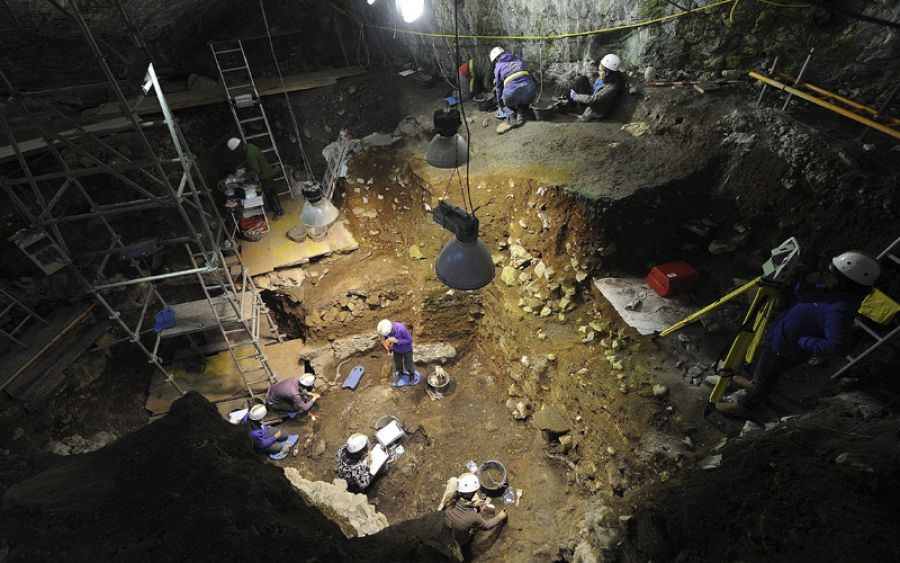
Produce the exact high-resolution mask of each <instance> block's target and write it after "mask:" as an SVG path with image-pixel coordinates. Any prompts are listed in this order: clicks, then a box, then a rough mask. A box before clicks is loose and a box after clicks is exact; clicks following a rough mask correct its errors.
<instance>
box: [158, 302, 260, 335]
mask: <svg viewBox="0 0 900 563" xmlns="http://www.w3.org/2000/svg"><path fill="white" fill-rule="evenodd" d="M242 297H243V301H244V302H243V313H244V318H245V319H248V318H250V317H251V316H252V314H253V299H254V296H253V294H252V293H245V294H238V295H237V299H238V300H239V301H240V299H241V298H242ZM212 301H213V303H214V306H215V308H216V314H217V315H218V316H219V317H220V318H221V319H222V322H223V324H230V323H236V322H237V321H238V315H237V313H236V312H235V310H234V307H232V306H231V304H230V303H229V302H228V301H227V300H226V299H225V297H222V296H220V297H214V298H213V299H212ZM172 311H173V312H174V313H175V326H173V327H172V328H167V329H165V330H163V331H162V332H160V333H159V334H160V338H175V337H176V336H183V335H185V334H192V333H195V332H205V331H208V330H218V325H217V324H216V316H215V315H214V314H213V310H212V309H211V308H210V306H209V302H208V301H207V300H206V299H200V300H197V301H190V302H188V303H179V304H177V305H172Z"/></svg>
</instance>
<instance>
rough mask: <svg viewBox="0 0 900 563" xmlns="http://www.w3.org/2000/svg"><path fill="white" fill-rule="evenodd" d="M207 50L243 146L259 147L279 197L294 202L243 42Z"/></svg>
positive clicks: (229, 42) (232, 42)
mask: <svg viewBox="0 0 900 563" xmlns="http://www.w3.org/2000/svg"><path fill="white" fill-rule="evenodd" d="M209 48H210V50H211V51H212V54H213V59H214V60H215V61H216V68H218V69H219V81H220V82H221V84H222V87H223V88H225V96H226V98H227V99H228V106H229V107H230V108H231V115H232V116H233V117H234V123H235V125H237V129H238V134H239V135H240V137H241V140H242V141H243V142H244V143H245V144H246V143H253V144H254V145H256V146H258V147H259V149H260V151H261V152H262V153H263V157H264V158H265V159H266V160H267V161H268V162H269V164H270V165H271V166H272V168H273V169H274V170H275V177H274V178H273V181H274V182H275V184H276V189H277V191H278V193H279V194H288V195H289V196H290V197H291V198H293V197H294V193H293V191H292V190H291V182H290V178H289V177H288V174H287V169H286V168H285V166H284V162H283V161H282V160H281V153H280V152H279V151H278V145H277V144H276V143H275V137H274V135H272V128H271V127H270V125H269V119H268V117H267V116H266V110H265V108H264V107H263V104H262V100H261V99H260V97H259V92H258V91H257V89H256V82H255V81H254V80H253V73H252V72H251V71H250V63H249V62H247V54H246V53H245V52H244V44H243V42H242V41H241V40H240V39H237V40H234V41H220V42H217V43H210V44H209Z"/></svg>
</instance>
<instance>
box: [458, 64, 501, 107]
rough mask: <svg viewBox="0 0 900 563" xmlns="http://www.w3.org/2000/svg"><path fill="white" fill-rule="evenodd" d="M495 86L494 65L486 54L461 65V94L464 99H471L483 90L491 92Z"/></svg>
mask: <svg viewBox="0 0 900 563" xmlns="http://www.w3.org/2000/svg"><path fill="white" fill-rule="evenodd" d="M493 87H494V67H493V66H492V65H491V60H490V59H489V58H488V57H485V56H484V55H480V56H475V57H472V58H471V59H469V60H468V61H466V62H464V63H463V64H462V65H460V67H459V95H460V97H461V98H462V99H463V100H471V99H472V98H474V97H475V96H477V95H478V94H481V93H482V92H490V91H491V90H492V89H493Z"/></svg>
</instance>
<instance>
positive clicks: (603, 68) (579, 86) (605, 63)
mask: <svg viewBox="0 0 900 563" xmlns="http://www.w3.org/2000/svg"><path fill="white" fill-rule="evenodd" d="M621 67H622V59H620V58H619V56H618V55H615V54H613V53H609V54H608V55H606V56H604V57H603V58H602V59H600V64H599V65H598V66H597V71H598V73H599V76H598V77H597V79H596V80H595V81H594V83H593V84H591V81H590V79H588V77H586V76H577V77H575V81H574V82H573V83H572V89H571V90H570V91H569V97H568V98H567V99H564V100H563V102H564V104H563V106H562V107H563V108H564V109H568V110H572V111H575V112H576V113H577V114H578V119H579V120H581V121H597V120H599V119H603V118H604V117H606V116H607V115H608V114H609V112H610V111H611V110H612V108H613V105H614V104H615V102H616V100H617V99H618V98H619V95H620V94H621V93H622V90H624V89H625V75H624V74H622V72H621V70H620V69H621Z"/></svg>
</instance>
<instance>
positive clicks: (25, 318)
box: [0, 289, 50, 348]
mask: <svg viewBox="0 0 900 563" xmlns="http://www.w3.org/2000/svg"><path fill="white" fill-rule="evenodd" d="M0 307H2V308H3V309H2V310H0V335H2V336H4V337H5V338H6V339H8V340H9V341H10V342H14V343H16V344H17V345H19V346H21V347H22V348H28V344H25V343H24V342H22V341H21V340H19V338H17V337H16V335H17V334H19V335H21V333H22V332H24V330H25V328H26V326H27V325H28V324H29V322H30V321H31V320H32V319H37V320H38V321H40V322H42V323H44V324H45V325H48V326H49V324H50V323H48V322H47V321H45V320H44V319H43V318H41V317H40V316H39V315H38V314H37V313H35V312H34V311H32V310H31V309H29V308H28V307H26V306H25V305H23V304H22V303H21V302H20V301H19V300H18V299H16V298H15V297H13V296H12V295H10V294H9V293H7V292H5V291H3V290H2V289H0ZM7 326H9V327H11V328H9V329H7V328H4V327H7Z"/></svg>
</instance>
